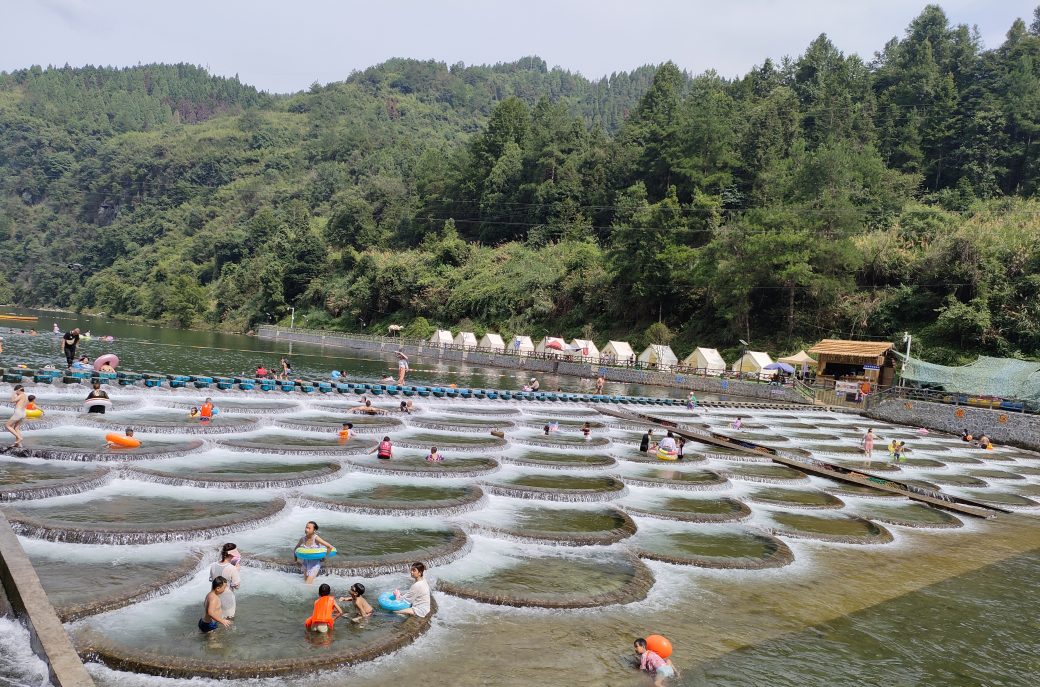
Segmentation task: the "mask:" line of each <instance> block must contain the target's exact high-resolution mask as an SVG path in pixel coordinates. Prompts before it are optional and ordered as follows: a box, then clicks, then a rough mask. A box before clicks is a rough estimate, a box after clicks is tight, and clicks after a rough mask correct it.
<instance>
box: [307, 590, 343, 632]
mask: <svg viewBox="0 0 1040 687" xmlns="http://www.w3.org/2000/svg"><path fill="white" fill-rule="evenodd" d="M335 607H336V597H334V596H332V595H331V594H329V595H328V596H323V597H321V598H319V599H318V600H317V601H315V602H314V615H312V616H311V617H310V618H307V620H305V621H304V625H306V626H307V627H310V626H311V625H314V624H315V623H325V624H326V625H328V626H329V629H330V630H331V629H332V609H333V608H335Z"/></svg>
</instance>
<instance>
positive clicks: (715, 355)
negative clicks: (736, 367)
mask: <svg viewBox="0 0 1040 687" xmlns="http://www.w3.org/2000/svg"><path fill="white" fill-rule="evenodd" d="M682 362H683V365H688V366H690V367H695V368H697V369H699V370H704V371H705V374H709V375H712V376H715V375H720V374H722V373H723V372H725V371H726V361H725V360H723V359H722V356H721V355H720V354H719V350H718V349H717V348H698V349H696V350H695V351H694V352H693V353H691V354H690V355H688V356H686V360H684V361H682Z"/></svg>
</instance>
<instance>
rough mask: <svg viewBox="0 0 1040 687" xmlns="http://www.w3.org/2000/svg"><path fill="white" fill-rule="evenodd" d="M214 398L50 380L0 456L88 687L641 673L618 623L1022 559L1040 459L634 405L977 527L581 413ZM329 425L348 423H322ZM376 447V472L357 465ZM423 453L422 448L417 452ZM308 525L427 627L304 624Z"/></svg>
mask: <svg viewBox="0 0 1040 687" xmlns="http://www.w3.org/2000/svg"><path fill="white" fill-rule="evenodd" d="M207 393H210V395H211V396H212V397H213V398H214V400H215V401H216V403H217V405H218V407H221V411H222V412H221V413H220V415H219V416H218V417H219V418H221V420H222V421H221V423H220V424H219V425H218V424H217V423H216V422H214V423H213V424H211V425H209V428H210V429H208V430H207V429H204V428H203V427H202V426H201V425H199V424H198V421H197V420H189V419H187V413H186V411H185V409H186V408H188V407H190V406H191V405H197V404H199V403H200V402H201V400H202V397H200V395H199V393H198V392H197V391H196V390H184V391H181V392H174V391H170V390H166V389H163V390H148V389H119V390H113V393H112V395H113V397H114V400H115V403H116V410H115V411H114V412H110V413H108V414H106V415H105V416H103V419H101V418H100V417H92V418H84V417H83V416H81V415H80V414H79V412H78V411H79V410H80V408H79V407H78V406H77V403H78V401H75V400H74V399H73V400H71V401H70V400H69V399H67V398H64V397H63V394H62V393H60V391H59V389H57V388H56V389H54V390H49V391H48V394H47V403H48V404H49V405H48V407H49V408H52V409H51V410H48V421H49V422H50V423H51V425H50V428H49V429H33V428H32V427H30V428H29V429H28V431H27V440H26V442H25V448H24V449H22V450H21V451H20V452H19V451H18V450H6V452H5V455H4V456H3V457H0V493H5V494H6V493H8V492H9V491H11V490H12V489H13V488H15V487H17V488H18V489H19V490H20V493H21V495H20V496H19V497H18V500H10V501H8V502H5V504H4V507H5V509H7V513H8V517H9V518H10V519H11V520H12V522H13V523H14V526H15V528H16V530H17V531H18V532H19V534H20V535H21V537H22V541H23V543H24V545H25V547H26V549H27V551H28V552H29V555H30V557H31V559H32V560H33V561H34V563H35V564H36V565H37V567H38V569H40V570H41V575H40V577H41V579H42V580H43V583H44V585H45V587H46V588H47V590H48V592H50V593H52V597H53V598H52V601H53V602H54V603H55V605H56V606H57V607H58V608H59V612H61V613H63V617H65V618H66V619H67V620H69V621H72V622H71V624H70V625H69V627H70V630H71V631H72V634H73V635H74V637H75V639H76V642H77V645H78V646H79V647H80V648H81V649H83V650H84V651H88V652H90V655H91V656H93V657H95V658H97V659H98V660H99V661H102V662H103V663H104V664H106V665H107V666H109V667H101V666H100V665H96V664H95V665H92V666H91V671H92V672H93V673H94V676H95V678H97V680H98V681H99V682H100V683H101V684H105V685H127V684H132V685H137V684H144V682H145V681H146V680H147V679H148V678H144V677H138V676H134V675H133V674H134V673H135V672H145V673H152V674H166V675H170V676H173V677H177V678H182V677H189V676H191V675H200V676H209V677H220V676H246V675H278V674H289V673H292V672H311V671H315V670H321V671H323V672H321V673H320V675H319V676H316V677H314V678H310V679H311V680H314V681H315V683H316V684H322V685H326V684H327V685H340V684H346V683H348V682H349V683H351V684H362V685H379V684H381V681H382V679H383V678H384V677H385V673H386V671H387V670H391V671H393V673H394V675H395V679H398V678H400V679H402V680H405V681H423V680H425V681H427V682H429V681H431V677H430V676H450V681H451V682H452V684H458V685H463V686H464V687H469V686H470V685H478V684H485V683H486V682H488V681H491V680H499V681H500V682H501V683H502V684H508V685H514V684H515V685H524V686H525V687H530V686H531V685H555V684H558V683H559V680H558V677H559V674H560V673H559V672H558V671H559V670H564V671H566V672H567V675H568V680H569V681H570V682H574V683H575V684H586V685H598V684H607V683H609V684H628V683H629V682H632V683H635V682H636V681H637V679H638V678H637V677H636V676H635V674H634V673H633V672H632V670H631V668H630V665H629V659H628V658H627V655H628V653H629V651H630V648H629V647H630V644H631V638H633V637H635V636H641V635H645V634H650V633H653V632H657V633H660V634H665V635H666V636H668V637H669V638H670V639H671V640H672V642H673V644H675V645H676V647H677V653H676V656H675V658H676V659H677V663H678V665H679V667H680V668H690V667H692V666H695V665H697V664H702V663H704V662H707V661H711V660H712V659H715V658H717V657H719V656H722V655H724V654H725V653H726V652H728V651H730V649H731V647H733V646H743V645H747V644H757V643H761V642H768V641H773V640H775V638H777V637H780V636H783V635H785V634H787V633H789V632H791V631H792V630H799V629H801V628H804V627H807V626H811V625H814V624H816V623H820V622H824V621H827V620H829V619H831V618H834V617H837V616H843V615H845V614H846V613H850V612H854V611H857V610H859V609H860V608H863V607H864V606H866V605H870V604H874V603H880V604H884V603H886V602H888V600H889V599H891V598H893V597H897V596H899V595H901V594H904V593H906V592H912V591H913V590H916V589H918V588H919V587H920V586H922V585H926V584H930V583H932V582H940V581H942V580H948V579H949V580H952V579H954V576H956V575H958V574H960V573H965V572H968V571H970V570H971V569H972V568H973V567H977V566H979V565H985V564H987V563H996V562H998V561H1000V560H1002V559H1003V558H1007V557H1008V556H1014V555H1017V554H1019V553H1021V552H1023V551H1028V550H1029V549H1031V548H1037V547H1040V532H1038V529H1040V528H1036V527H1035V525H1034V523H1033V520H1032V518H1033V516H1031V515H1030V513H1040V456H1038V455H1035V454H1032V453H1029V452H1027V451H1022V450H1019V449H1000V448H998V449H997V450H996V451H990V452H980V451H972V450H967V449H966V448H965V447H964V446H963V445H962V444H959V443H958V442H956V441H955V440H951V439H950V438H948V437H941V436H937V435H931V436H928V437H924V436H921V435H918V434H914V433H913V432H912V431H909V430H907V429H905V428H898V427H894V426H888V425H883V424H881V423H872V424H871V426H873V427H874V430H875V433H877V434H879V435H883V436H885V437H886V438H887V437H889V436H897V435H898V436H905V437H906V441H907V442H908V445H910V446H911V447H912V449H913V451H912V453H911V456H910V457H909V458H908V459H906V460H896V459H894V458H892V457H890V456H888V455H887V452H883V451H882V450H880V448H879V450H876V451H875V454H874V456H873V458H872V459H871V461H870V462H869V463H868V462H867V460H866V458H865V457H864V456H863V455H862V452H861V451H860V450H859V448H858V443H859V437H860V436H861V432H862V431H865V428H866V427H867V426H868V425H867V424H866V423H863V422H860V421H859V419H857V418H849V417H846V416H840V415H835V414H830V413H826V412H822V411H818V410H804V411H803V410H792V411H788V412H783V413H778V412H776V411H775V410H774V411H756V410H747V411H745V410H743V409H742V410H741V411H740V412H739V414H738V413H737V412H735V411H734V412H731V413H726V414H723V413H718V412H704V411H699V412H696V413H690V412H689V411H686V410H684V409H683V410H680V409H673V408H661V409H660V410H658V409H656V408H655V409H654V411H652V412H653V414H657V415H662V416H667V417H669V418H673V419H676V420H678V421H680V422H684V423H688V424H689V425H690V426H691V427H695V428H699V430H700V431H704V427H709V426H710V427H711V428H712V429H713V431H719V432H723V433H729V434H732V435H734V436H742V437H743V438H745V439H755V440H758V441H760V442H761V443H765V444H776V445H777V446H778V447H780V448H782V449H784V450H785V451H792V452H798V451H802V452H804V454H805V455H809V454H812V455H818V456H819V457H820V458H821V459H823V460H828V461H831V462H835V463H838V464H845V465H848V466H850V467H853V469H855V470H862V471H864V472H870V471H874V472H875V473H876V474H878V475H882V476H886V477H890V478H892V479H898V480H900V481H906V482H916V483H922V484H931V485H933V486H934V487H936V488H938V489H940V490H942V491H944V492H949V493H951V494H956V495H960V496H965V497H968V498H973V499H977V500H979V501H981V502H987V503H993V504H997V505H1000V506H1002V507H1008V508H1009V509H1012V510H1016V511H1019V512H1020V514H1015V515H1007V516H1005V515H1002V516H1000V517H998V518H996V519H995V520H992V521H981V520H977V519H973V518H970V517H969V516H961V515H957V514H951V513H948V512H946V511H942V510H939V509H936V508H932V507H931V506H928V505H924V504H920V503H913V502H910V501H909V500H907V499H905V498H901V497H899V496H898V495H896V496H893V495H892V494H890V493H888V492H884V491H881V490H876V489H872V488H871V487H868V486H861V485H852V484H843V483H839V482H833V481H829V480H826V479H823V478H819V477H815V476H809V477H806V476H804V475H803V474H802V473H800V472H798V471H795V470H791V469H790V468H787V467H783V466H779V465H775V464H772V463H770V462H769V459H768V457H764V456H755V455H748V454H745V453H742V452H738V451H734V450H732V449H726V448H722V447H717V446H714V445H707V444H698V443H697V442H692V441H691V442H688V443H687V444H686V447H685V453H686V456H687V459H686V460H683V461H674V462H665V461H661V460H658V459H656V458H654V457H652V456H647V455H646V454H644V453H640V452H639V451H638V450H637V448H636V445H637V443H638V441H639V439H640V438H641V436H642V433H643V431H645V430H644V429H643V427H642V425H640V424H638V423H633V422H628V421H619V420H618V419H617V418H612V417H607V416H602V415H599V414H597V413H596V412H595V409H594V408H593V407H588V408H586V407H581V408H578V407H575V406H573V405H562V404H550V403H538V404H537V405H524V404H522V403H519V404H518V403H517V402H515V401H490V400H483V401H480V402H479V403H478V402H477V401H475V400H473V399H469V400H466V399H434V398H430V399H420V398H413V399H411V400H412V401H413V403H414V406H415V411H416V412H414V413H413V414H397V413H395V414H393V415H390V416H384V415H378V416H371V415H356V414H350V413H348V412H347V411H348V409H349V408H351V407H353V406H355V405H357V398H356V397H355V396H353V395H352V396H351V397H350V398H339V397H332V396H318V395H312V396H304V395H302V394H293V395H292V396H291V397H288V398H286V397H283V396H281V395H275V392H271V394H270V395H266V396H264V395H261V394H260V393H258V392H254V393H248V392H219V391H216V390H214V391H212V392H207ZM395 401H396V402H397V403H399V401H398V400H396V399H385V398H383V399H379V403H378V405H379V406H380V407H383V408H385V409H392V408H394V407H395ZM738 415H739V417H741V418H742V423H743V427H744V428H745V429H744V430H741V431H739V432H738V431H736V430H733V429H731V428H730V427H729V423H730V422H733V421H735V419H736V418H737V417H738ZM344 421H347V422H352V423H354V425H355V429H356V430H359V431H361V432H362V433H363V436H360V437H355V438H351V439H343V438H341V437H339V436H338V435H337V434H336V432H337V431H338V428H339V427H341V426H342V423H343V422H344ZM586 421H589V422H590V429H591V439H590V440H589V441H586V440H585V439H584V437H583V436H582V433H581V428H582V426H583V425H584V423H585V422H586ZM550 422H551V423H553V424H554V430H555V431H553V432H551V433H550V434H549V435H548V436H546V435H545V434H544V433H543V432H542V431H541V428H542V427H543V426H544V424H547V423H550ZM557 423H558V424H557ZM102 424H103V425H104V426H106V427H107V426H111V427H112V428H113V429H116V428H122V427H124V426H134V428H135V429H137V430H138V436H139V437H141V438H142V439H143V444H142V446H141V447H140V448H139V449H133V450H125V449H111V448H107V447H105V446H104V434H105V430H104V429H102V428H101V427H100V426H98V425H102ZM213 428H219V432H217V431H214V429H213ZM110 431H111V430H110ZM492 431H495V432H498V433H501V434H502V435H503V437H504V438H503V437H500V436H493V435H492V434H491V432H492ZM663 433H664V432H663V430H656V431H655V436H657V438H660V436H662V435H663ZM211 434H213V435H214V436H210V435H211ZM383 435H389V436H390V437H391V440H392V443H393V444H394V447H395V449H394V452H395V457H394V459H393V460H390V461H386V460H382V459H379V458H378V457H376V456H375V455H374V454H373V453H372V451H373V449H374V448H375V447H376V446H377V444H378V440H379V439H381V438H382V436H383ZM8 444H9V439H6V438H4V439H0V446H5V445H8ZM881 444H882V442H881V441H880V440H879V441H878V442H877V444H876V445H877V446H879V447H880V446H881ZM434 445H436V446H437V447H438V453H439V454H440V456H441V457H442V460H440V461H435V462H431V461H427V460H426V455H427V454H428V453H429V452H430V449H431V447H432V446H434ZM882 454H884V455H882ZM74 461H91V462H90V464H89V465H83V464H82V463H78V462H74ZM12 493H13V492H12ZM5 498H6V497H5ZM309 520H314V521H316V522H318V523H319V525H320V529H319V535H320V536H322V537H324V538H325V539H327V540H328V541H329V542H330V543H332V544H334V545H335V546H337V547H338V553H337V555H336V556H335V557H334V558H332V559H330V560H329V561H327V563H326V565H325V569H324V571H323V574H322V575H320V576H319V578H318V580H317V582H318V583H320V582H329V583H330V584H332V586H333V589H334V592H335V593H336V594H337V595H338V596H345V595H346V589H347V587H348V586H349V584H350V583H352V582H355V581H357V582H362V583H364V584H365V586H366V587H367V588H368V589H369V590H370V591H369V592H366V597H367V598H369V600H370V601H371V602H373V603H374V601H375V597H376V596H377V595H378V593H379V592H382V591H386V590H388V589H393V588H395V587H396V588H401V589H404V588H407V586H408V585H409V584H410V580H409V579H408V577H407V570H408V565H409V563H410V562H411V561H412V560H421V561H424V562H426V563H427V564H428V565H429V566H430V570H429V573H428V578H429V580H430V581H431V583H432V586H433V588H434V590H435V591H434V596H435V600H436V602H437V609H436V611H435V613H434V615H433V617H432V621H430V622H426V623H420V622H419V621H417V620H415V621H405V620H404V619H402V618H399V617H397V616H393V615H391V614H390V613H388V612H386V611H382V610H380V609H377V611H376V615H375V616H374V617H373V619H370V620H369V621H366V623H364V624H361V625H354V624H352V623H349V622H348V621H346V620H344V621H341V622H338V623H337V624H336V628H335V630H334V632H333V633H332V634H330V635H328V636H325V637H323V638H317V637H314V636H311V635H309V634H307V633H305V632H304V631H303V630H302V621H303V619H304V618H306V617H307V616H309V615H310V613H311V608H312V606H313V602H314V600H315V599H316V595H317V591H316V585H311V586H308V585H305V584H304V583H303V579H302V576H301V575H300V574H299V573H298V572H297V569H296V567H295V565H294V564H293V561H292V556H293V546H294V545H295V543H296V540H297V539H298V538H299V537H300V536H301V535H302V532H303V526H304V525H305V524H306V522H307V521H309ZM227 540H230V541H234V542H235V543H236V544H237V545H238V547H239V550H240V551H241V552H242V553H243V555H244V556H245V560H244V566H243V568H242V572H241V576H242V580H243V586H242V589H241V590H240V591H239V592H238V593H237V607H238V610H237V612H236V618H235V620H234V623H233V627H232V629H230V630H227V631H224V630H219V631H218V632H217V633H216V634H215V635H212V636H206V637H204V636H202V635H201V634H200V633H199V632H198V630H197V628H196V627H195V623H196V622H197V620H198V618H199V616H200V614H201V608H202V599H203V597H204V596H205V592H206V590H207V589H208V578H207V572H206V571H207V569H208V565H209V563H212V562H213V561H214V560H215V556H216V551H217V549H218V548H219V546H220V545H221V544H222V543H223V542H224V541H227ZM850 544H871V546H850ZM966 552H970V554H967V553H966ZM921 566H926V568H925V570H923V571H921ZM911 571H913V574H911ZM878 575H883V576H884V579H885V580H886V582H885V584H884V585H879V584H877V578H878ZM1016 579H1017V578H1016ZM796 590H797V591H799V593H798V594H795V591H796ZM795 608H797V609H799V610H798V611H797V614H796V616H795V615H792V609H795ZM582 609H589V610H582ZM850 617H851V616H850ZM0 622H4V621H2V620H0ZM15 634H16V635H17V633H15ZM5 641H6V640H5ZM17 642H18V640H15V642H14V644H12V646H15V645H17ZM409 643H411V645H410V646H406V645H408V644H409ZM5 647H6V645H0V675H2V676H3V677H5V678H7V679H13V680H18V679H21V678H17V675H18V671H19V670H23V669H25V666H31V665H32V660H31V657H22V658H16V659H15V663H16V664H18V666H22V667H12V666H13V664H12V665H11V666H7V667H4V666H5V664H4V663H3V661H4V660H6V658H5V657H6V656H7V654H5V653H4V652H5V651H6V649H5ZM372 647H377V648H372ZM15 653H16V654H17V651H16V652H15ZM383 654H389V655H388V656H384V657H382V658H380V656H381V655H383ZM488 657H493V658H494V660H493V661H491V663H494V665H495V666H497V668H494V669H493V668H491V666H490V663H489V658H488ZM23 659H24V660H23ZM561 661H562V663H561ZM20 662H21V663H20ZM358 662H361V663H362V664H361V665H358V666H356V667H347V666H348V665H349V664H355V663H358ZM23 663H24V665H23ZM366 663H367V665H366ZM705 665H707V664H705ZM336 666H338V667H336ZM576 667H580V670H578V671H577V672H575V671H574V668H576ZM250 670H251V671H252V672H250ZM546 671H549V672H546ZM29 672H30V673H31V672H32V671H31V670H29ZM841 679H842V677H841V676H838V674H837V673H835V676H834V680H833V681H835V682H840V681H841ZM438 680H439V677H438V678H437V679H433V680H432V681H433V682H437V681H438ZM680 684H693V683H684V682H680Z"/></svg>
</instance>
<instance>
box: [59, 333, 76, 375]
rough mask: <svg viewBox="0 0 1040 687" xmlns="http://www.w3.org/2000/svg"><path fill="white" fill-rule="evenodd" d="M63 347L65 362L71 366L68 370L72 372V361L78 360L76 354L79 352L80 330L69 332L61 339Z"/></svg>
mask: <svg viewBox="0 0 1040 687" xmlns="http://www.w3.org/2000/svg"><path fill="white" fill-rule="evenodd" d="M54 326H55V327H57V326H58V325H54ZM61 347H62V352H63V353H65V360H66V362H68V364H69V368H68V369H70V370H71V369H72V361H73V360H75V359H76V352H77V351H78V350H79V328H76V329H73V330H71V331H68V332H66V333H65V336H63V337H61Z"/></svg>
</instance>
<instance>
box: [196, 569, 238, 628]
mask: <svg viewBox="0 0 1040 687" xmlns="http://www.w3.org/2000/svg"><path fill="white" fill-rule="evenodd" d="M227 584H228V583H227V580H225V579H224V578H223V577H220V576H219V575H218V576H217V577H214V578H213V582H212V583H211V585H210V590H209V594H206V601H205V603H204V604H203V606H202V608H203V610H202V619H201V620H199V629H200V630H202V634H208V633H210V632H213V630H215V629H217V626H218V625H223V626H224V627H227V626H228V625H230V624H231V621H230V620H225V619H224V618H223V617H222V613H221V612H220V595H221V594H222V593H223V592H224V590H226V589H227Z"/></svg>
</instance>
